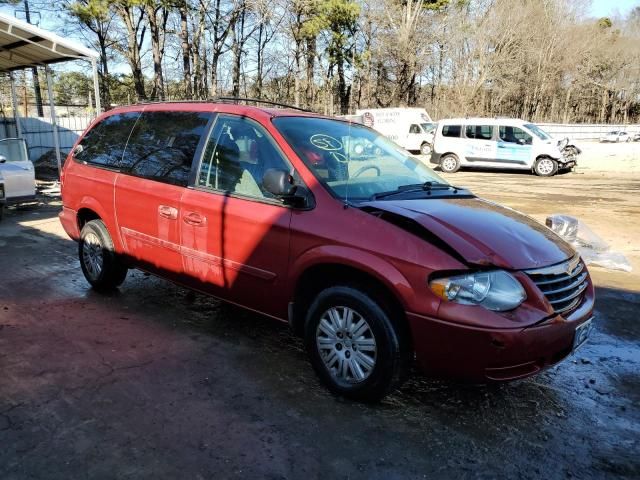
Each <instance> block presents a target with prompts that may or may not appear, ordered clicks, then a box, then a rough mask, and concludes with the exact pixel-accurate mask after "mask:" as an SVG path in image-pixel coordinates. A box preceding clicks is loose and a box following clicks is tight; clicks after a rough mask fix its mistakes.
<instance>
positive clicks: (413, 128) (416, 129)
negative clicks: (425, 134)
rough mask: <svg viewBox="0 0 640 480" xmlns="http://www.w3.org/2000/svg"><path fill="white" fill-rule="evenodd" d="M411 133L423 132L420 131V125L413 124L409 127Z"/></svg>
mask: <svg viewBox="0 0 640 480" xmlns="http://www.w3.org/2000/svg"><path fill="white" fill-rule="evenodd" d="M409 133H422V132H421V131H420V127H419V126H418V125H415V124H413V125H411V126H410V127H409Z"/></svg>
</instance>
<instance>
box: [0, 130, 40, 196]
mask: <svg viewBox="0 0 640 480" xmlns="http://www.w3.org/2000/svg"><path fill="white" fill-rule="evenodd" d="M0 155H2V156H3V157H5V161H4V162H2V163H0V175H1V176H2V177H3V178H4V188H5V195H6V197H7V199H8V200H15V199H19V198H25V199H26V198H31V197H33V196H35V194H36V181H35V172H34V168H33V163H31V160H29V156H28V154H27V145H26V143H25V141H24V140H23V139H21V138H7V139H4V140H0Z"/></svg>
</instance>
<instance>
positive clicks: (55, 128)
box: [44, 65, 62, 177]
mask: <svg viewBox="0 0 640 480" xmlns="http://www.w3.org/2000/svg"><path fill="white" fill-rule="evenodd" d="M44 72H45V75H46V76H47V91H48V93H49V110H50V112H51V126H52V127H53V145H54V146H55V149H56V160H57V161H58V177H59V176H60V172H61V171H62V161H61V160H60V137H59V136H58V124H57V122H56V106H55V103H54V101H53V85H52V81H51V70H50V69H49V65H45V66H44Z"/></svg>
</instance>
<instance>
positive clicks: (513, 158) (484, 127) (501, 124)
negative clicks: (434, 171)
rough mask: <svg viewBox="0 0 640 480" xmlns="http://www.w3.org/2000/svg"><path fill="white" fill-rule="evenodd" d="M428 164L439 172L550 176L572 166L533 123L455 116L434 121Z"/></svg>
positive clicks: (553, 143)
mask: <svg viewBox="0 0 640 480" xmlns="http://www.w3.org/2000/svg"><path fill="white" fill-rule="evenodd" d="M431 163H436V164H438V165H440V168H441V170H442V171H443V172H447V173H453V172H457V171H458V170H459V169H460V167H482V168H515V169H522V170H530V171H532V172H533V173H535V174H536V175H540V176H543V177H550V176H551V175H555V174H556V173H557V172H558V170H565V169H569V168H572V167H574V166H575V165H576V160H575V155H574V156H569V155H564V154H563V153H562V151H561V150H560V147H559V145H558V141H557V140H554V139H553V138H552V137H551V135H549V134H548V133H546V132H545V131H543V130H542V129H540V127H537V126H536V125H534V124H533V123H529V122H525V121H524V120H518V119H514V118H457V119H448V120H442V121H440V122H438V126H437V128H436V134H435V138H434V141H433V152H432V153H431Z"/></svg>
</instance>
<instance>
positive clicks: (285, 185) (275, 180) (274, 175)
mask: <svg viewBox="0 0 640 480" xmlns="http://www.w3.org/2000/svg"><path fill="white" fill-rule="evenodd" d="M262 185H264V188H265V189H266V190H267V192H269V193H272V194H273V195H275V196H276V197H282V198H284V197H290V196H292V195H293V194H294V193H295V192H296V188H297V187H296V186H295V185H294V184H293V178H291V175H290V174H289V172H286V171H284V170H278V169H275V168H269V169H267V171H266V172H264V177H263V178H262Z"/></svg>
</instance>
